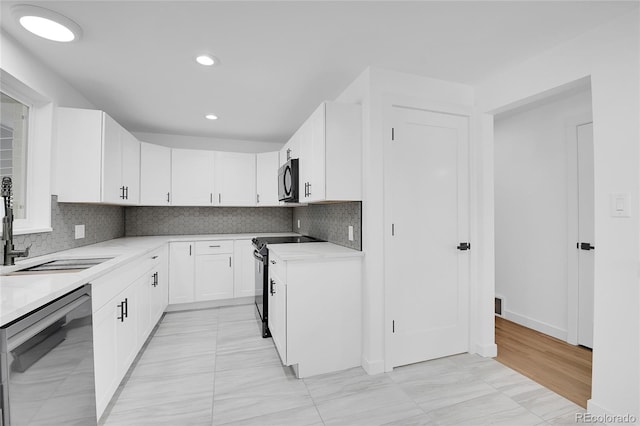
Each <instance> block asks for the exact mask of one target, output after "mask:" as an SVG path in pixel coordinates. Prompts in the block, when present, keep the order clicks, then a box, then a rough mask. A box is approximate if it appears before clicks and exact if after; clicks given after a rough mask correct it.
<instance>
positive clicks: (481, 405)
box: [428, 392, 543, 426]
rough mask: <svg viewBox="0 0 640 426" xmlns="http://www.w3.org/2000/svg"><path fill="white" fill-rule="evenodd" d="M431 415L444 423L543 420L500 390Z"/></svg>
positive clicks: (508, 423) (508, 424)
mask: <svg viewBox="0 0 640 426" xmlns="http://www.w3.org/2000/svg"><path fill="white" fill-rule="evenodd" d="M428 415H429V417H430V418H431V419H433V420H434V421H436V422H437V423H439V424H443V425H485V424H502V425H505V426H512V425H519V426H526V425H532V426H533V425H536V424H539V423H540V422H541V421H543V420H542V419H541V418H539V417H537V416H535V415H533V414H532V413H530V412H529V411H527V410H526V409H525V408H523V407H522V406H520V405H519V404H517V403H516V402H515V401H513V400H512V399H510V398H509V397H507V396H505V395H502V394H501V393H499V392H494V393H492V394H489V395H484V396H481V397H478V398H473V399H470V400H467V401H464V402H461V403H458V404H455V405H452V406H448V407H445V408H440V409H438V410H433V411H430V412H429V413H428Z"/></svg>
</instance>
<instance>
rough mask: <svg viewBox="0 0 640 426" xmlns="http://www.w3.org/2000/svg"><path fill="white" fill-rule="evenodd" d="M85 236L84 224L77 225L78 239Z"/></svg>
mask: <svg viewBox="0 0 640 426" xmlns="http://www.w3.org/2000/svg"><path fill="white" fill-rule="evenodd" d="M81 238H84V225H76V240H79V239H81Z"/></svg>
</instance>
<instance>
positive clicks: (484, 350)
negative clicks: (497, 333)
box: [469, 343, 498, 358]
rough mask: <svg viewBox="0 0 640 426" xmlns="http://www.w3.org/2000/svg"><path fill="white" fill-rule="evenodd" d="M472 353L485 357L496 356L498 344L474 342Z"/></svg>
mask: <svg viewBox="0 0 640 426" xmlns="http://www.w3.org/2000/svg"><path fill="white" fill-rule="evenodd" d="M469 352H471V353H472V354H478V355H480V356H481V357H484V358H495V357H497V356H498V345H496V344H495V343H490V344H488V345H480V344H473V345H471V351H469Z"/></svg>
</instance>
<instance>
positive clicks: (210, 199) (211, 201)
mask: <svg viewBox="0 0 640 426" xmlns="http://www.w3.org/2000/svg"><path fill="white" fill-rule="evenodd" d="M209 203H210V204H213V192H210V193H209Z"/></svg>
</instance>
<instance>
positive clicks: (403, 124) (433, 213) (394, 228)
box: [385, 108, 469, 367]
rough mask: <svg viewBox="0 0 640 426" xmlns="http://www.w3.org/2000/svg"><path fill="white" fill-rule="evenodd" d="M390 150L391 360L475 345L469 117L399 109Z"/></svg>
mask: <svg viewBox="0 0 640 426" xmlns="http://www.w3.org/2000/svg"><path fill="white" fill-rule="evenodd" d="M393 114H394V117H393V118H394V130H393V138H392V139H393V140H391V141H389V143H388V145H387V150H386V154H385V163H386V164H387V166H386V167H385V173H386V176H387V177H386V179H387V182H386V184H385V198H386V205H387V210H386V211H387V215H388V218H389V219H390V220H389V221H388V222H389V223H388V225H389V232H390V234H391V236H390V237H389V239H388V243H387V244H386V256H385V257H386V274H385V278H386V288H387V293H386V294H387V302H388V305H387V306H388V313H389V314H390V316H388V317H387V318H388V319H389V318H390V319H391V321H389V322H390V323H391V324H389V326H390V334H388V336H390V344H389V345H388V346H387V348H388V350H389V351H390V353H388V354H387V356H388V357H389V361H390V362H391V364H392V365H391V366H392V367H393V366H398V365H405V364H410V363H414V362H419V361H425V360H428V359H434V358H439V357H443V356H447V355H452V354H456V353H462V352H467V351H468V346H469V343H468V342H469V324H468V318H469V251H466V250H459V249H458V248H457V247H458V245H459V243H461V242H468V234H469V232H468V223H469V218H468V211H469V202H468V154H467V153H468V121H467V118H466V117H461V116H454V115H449V114H440V113H434V112H429V111H419V110H410V109H403V108H393Z"/></svg>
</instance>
